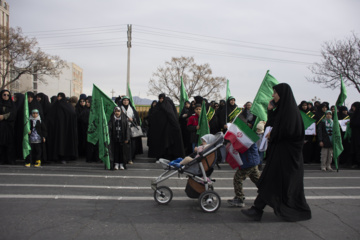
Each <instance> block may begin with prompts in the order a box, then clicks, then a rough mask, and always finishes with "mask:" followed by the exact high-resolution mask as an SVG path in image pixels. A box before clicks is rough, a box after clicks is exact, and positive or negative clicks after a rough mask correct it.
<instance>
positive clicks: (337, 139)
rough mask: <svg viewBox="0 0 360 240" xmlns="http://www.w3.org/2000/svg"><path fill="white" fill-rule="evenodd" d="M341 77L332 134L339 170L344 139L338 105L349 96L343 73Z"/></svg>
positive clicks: (335, 160)
mask: <svg viewBox="0 0 360 240" xmlns="http://www.w3.org/2000/svg"><path fill="white" fill-rule="evenodd" d="M340 78H341V89H340V94H339V97H338V99H337V101H336V104H335V111H334V119H333V121H334V124H333V136H332V142H333V151H334V153H333V155H334V162H335V167H336V170H337V171H339V166H338V158H339V156H340V154H341V153H342V151H343V150H344V147H343V145H342V140H341V131H340V124H339V120H338V115H337V106H341V105H343V104H344V102H345V99H346V97H347V95H346V89H345V84H344V81H343V80H342V77H341V75H340ZM348 127H349V126H348Z"/></svg>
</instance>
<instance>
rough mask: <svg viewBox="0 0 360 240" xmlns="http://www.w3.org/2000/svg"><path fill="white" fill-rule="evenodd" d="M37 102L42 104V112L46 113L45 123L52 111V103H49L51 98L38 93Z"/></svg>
mask: <svg viewBox="0 0 360 240" xmlns="http://www.w3.org/2000/svg"><path fill="white" fill-rule="evenodd" d="M36 100H37V101H38V102H39V103H40V105H41V108H42V111H43V113H44V119H42V120H43V121H45V119H46V115H47V113H48V112H49V110H50V107H51V103H50V101H49V97H48V96H47V95H46V94H44V93H38V94H36Z"/></svg>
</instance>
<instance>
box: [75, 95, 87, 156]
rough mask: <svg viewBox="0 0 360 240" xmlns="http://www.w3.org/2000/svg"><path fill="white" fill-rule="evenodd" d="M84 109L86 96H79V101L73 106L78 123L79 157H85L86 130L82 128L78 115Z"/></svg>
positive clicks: (84, 127)
mask: <svg viewBox="0 0 360 240" xmlns="http://www.w3.org/2000/svg"><path fill="white" fill-rule="evenodd" d="M85 109H86V94H80V99H79V101H78V102H77V103H76V105H75V112H76V117H77V121H78V139H79V143H78V152H79V157H85V155H86V142H87V141H86V138H87V128H86V126H82V123H81V121H80V115H81V113H82V112H83V111H85Z"/></svg>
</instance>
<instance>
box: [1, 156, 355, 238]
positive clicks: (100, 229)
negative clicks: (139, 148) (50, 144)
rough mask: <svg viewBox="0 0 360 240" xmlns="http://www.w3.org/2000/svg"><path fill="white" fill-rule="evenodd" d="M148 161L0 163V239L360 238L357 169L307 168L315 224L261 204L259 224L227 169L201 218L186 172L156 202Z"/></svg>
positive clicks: (218, 174)
mask: <svg viewBox="0 0 360 240" xmlns="http://www.w3.org/2000/svg"><path fill="white" fill-rule="evenodd" d="M145 156H146V152H145V154H144V155H143V156H139V157H138V158H137V159H136V160H135V161H134V164H133V165H128V170H123V171H122V170H119V171H108V170H104V166H103V164H101V163H86V162H85V160H84V159H79V160H77V161H73V162H68V163H67V164H66V165H62V164H48V165H44V166H43V167H42V168H38V169H37V168H33V167H32V168H25V167H24V166H23V165H22V162H21V161H18V165H15V166H9V165H3V166H0V216H1V218H0V239H17V240H18V239H52V240H55V239H87V240H89V239H119V238H121V239H182V240H183V239H222V240H223V239H292V240H296V239H360V230H359V223H360V171H359V170H349V169H346V170H340V171H339V172H321V171H320V170H319V166H318V165H316V164H313V165H305V179H304V185H305V194H306V198H307V201H308V203H309V205H310V207H311V210H312V219H311V220H309V221H303V222H296V223H289V222H283V221H281V220H280V219H278V218H277V217H276V216H275V215H274V213H273V211H272V209H271V208H270V207H266V208H265V212H264V215H263V218H262V221H261V222H252V221H250V220H248V219H247V218H246V217H245V216H243V215H242V214H241V212H240V210H241V209H240V208H234V207H229V206H228V204H227V202H226V201H227V199H230V198H232V197H233V196H234V193H233V188H232V178H233V175H234V173H235V171H234V170H232V169H231V168H230V167H229V166H228V165H227V164H221V169H217V168H215V171H214V173H213V174H212V178H214V179H216V182H215V183H214V190H215V192H216V193H218V194H219V195H220V197H221V207H220V208H219V210H218V211H216V212H214V213H205V212H203V211H202V210H201V208H200V205H199V203H198V200H197V199H190V198H188V197H187V196H186V194H185V192H184V189H185V186H186V181H187V179H186V178H185V176H184V175H183V174H182V175H180V176H178V174H175V175H174V176H173V177H172V178H170V179H167V180H166V181H164V182H163V183H161V184H159V185H164V186H168V187H170V188H171V190H172V191H173V199H172V201H171V202H170V203H169V204H168V205H159V204H158V203H156V202H155V200H154V198H153V195H154V191H153V190H152V189H151V181H152V180H153V179H155V178H156V177H158V176H159V175H160V174H162V173H163V172H164V170H163V169H162V167H161V165H160V164H157V163H155V161H156V160H155V159H148V158H146V157H145ZM244 192H245V194H246V200H245V203H246V207H250V206H251V204H252V202H253V200H254V199H255V196H256V187H255V185H254V184H253V183H252V182H251V181H250V180H249V179H247V180H246V181H245V182H244Z"/></svg>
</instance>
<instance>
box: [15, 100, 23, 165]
mask: <svg viewBox="0 0 360 240" xmlns="http://www.w3.org/2000/svg"><path fill="white" fill-rule="evenodd" d="M24 100H25V95H24V94H22V93H15V94H14V103H15V106H16V120H15V127H14V131H15V143H14V144H15V145H14V146H15V154H16V159H24V157H23V151H22V148H23V147H22V142H23V137H24V135H23V132H24V103H25V101H24Z"/></svg>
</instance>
